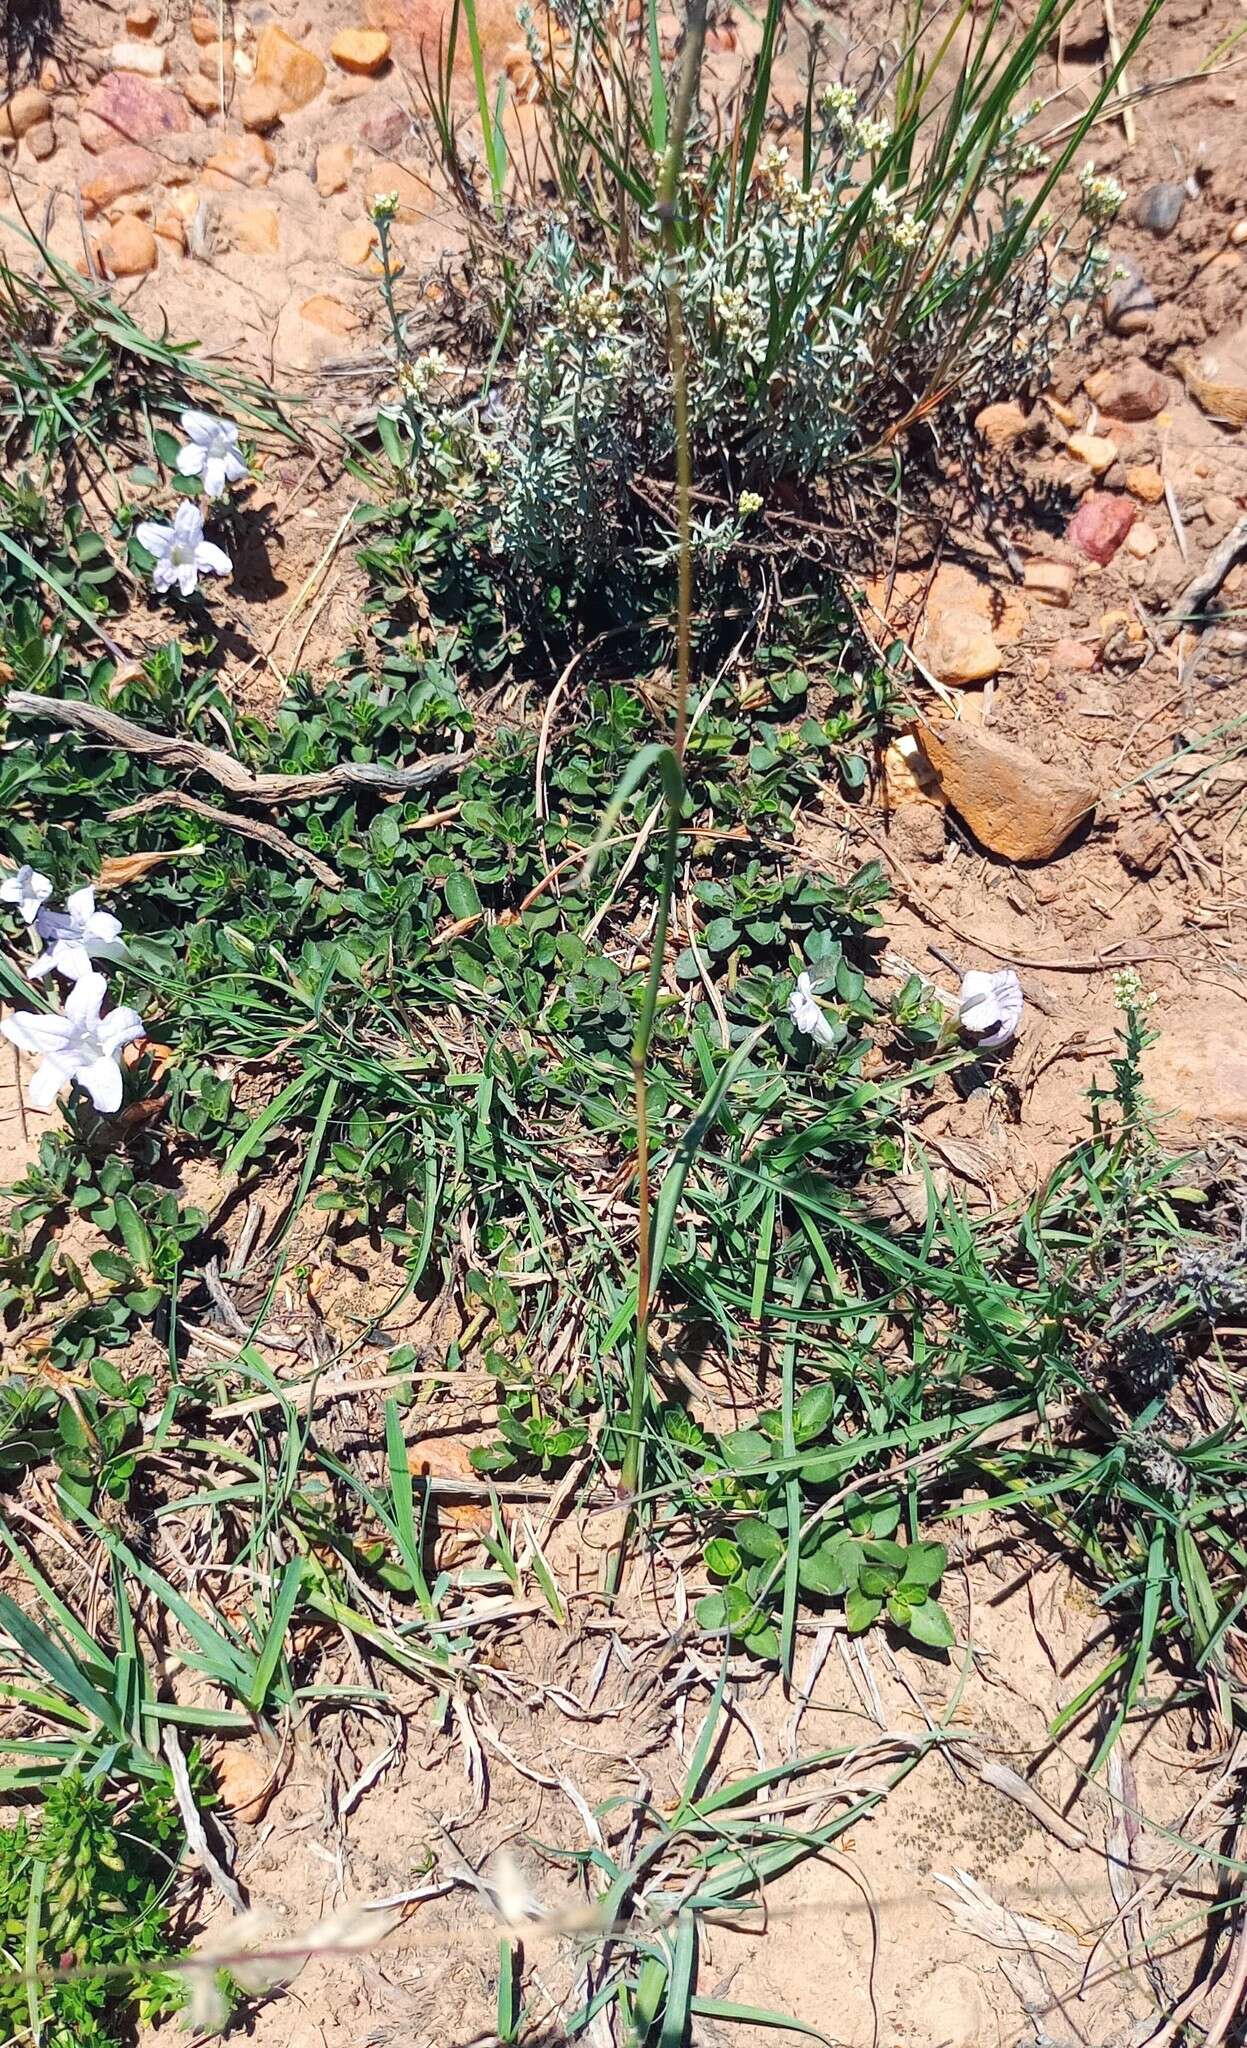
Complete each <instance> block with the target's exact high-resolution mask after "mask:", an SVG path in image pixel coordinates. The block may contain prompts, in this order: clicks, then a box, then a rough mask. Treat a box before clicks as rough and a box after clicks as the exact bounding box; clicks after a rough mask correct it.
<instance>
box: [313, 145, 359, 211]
mask: <svg viewBox="0 0 1247 2048" xmlns="http://www.w3.org/2000/svg"><path fill="white" fill-rule="evenodd" d="M354 168H355V151H354V150H353V149H352V147H351V145H350V143H349V142H327V143H326V144H325V146H324V148H323V149H319V150H317V152H316V190H317V191H318V192H319V193H320V196H321V198H322V199H330V198H332V196H333V194H334V193H335V192H345V191H346V188H347V186H348V185H349V184H350V182H351V172H352V171H353V169H354Z"/></svg>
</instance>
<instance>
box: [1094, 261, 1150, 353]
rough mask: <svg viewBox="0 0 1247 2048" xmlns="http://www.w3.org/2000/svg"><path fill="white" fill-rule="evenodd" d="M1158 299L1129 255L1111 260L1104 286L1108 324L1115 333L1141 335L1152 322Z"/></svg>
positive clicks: (1105, 315) (1105, 312)
mask: <svg viewBox="0 0 1247 2048" xmlns="http://www.w3.org/2000/svg"><path fill="white" fill-rule="evenodd" d="M1155 311H1156V298H1155V294H1154V293H1153V291H1152V288H1151V286H1150V285H1149V283H1148V281H1147V279H1146V278H1145V277H1144V275H1143V272H1142V271H1141V270H1140V269H1139V267H1138V265H1137V264H1136V263H1132V262H1131V261H1130V258H1129V257H1128V256H1112V257H1110V259H1109V274H1108V281H1107V283H1106V285H1105V287H1104V321H1105V325H1106V326H1107V327H1108V328H1109V329H1110V330H1111V331H1112V332H1113V333H1114V334H1137V333H1138V332H1139V331H1140V329H1141V328H1144V327H1147V326H1149V325H1150V323H1151V318H1152V315H1153V313H1154V312H1155Z"/></svg>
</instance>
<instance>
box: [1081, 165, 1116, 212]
mask: <svg viewBox="0 0 1247 2048" xmlns="http://www.w3.org/2000/svg"><path fill="white" fill-rule="evenodd" d="M1078 184H1079V189H1080V192H1081V195H1082V210H1083V212H1084V213H1085V214H1086V216H1087V219H1088V220H1089V221H1090V222H1091V225H1092V227H1096V228H1104V227H1107V226H1108V224H1109V222H1110V221H1111V220H1114V219H1115V218H1116V216H1117V215H1118V213H1120V211H1121V207H1122V202H1123V200H1124V199H1125V197H1126V194H1125V189H1124V187H1122V186H1121V185H1119V184H1118V182H1117V180H1116V178H1107V177H1100V176H1098V175H1097V173H1096V167H1095V165H1094V164H1084V165H1083V168H1082V170H1081V171H1080V172H1079V174H1078Z"/></svg>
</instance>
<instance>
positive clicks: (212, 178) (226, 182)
mask: <svg viewBox="0 0 1247 2048" xmlns="http://www.w3.org/2000/svg"><path fill="white" fill-rule="evenodd" d="M276 161H277V159H276V157H275V156H274V154H273V149H272V145H271V144H270V143H267V142H265V141H264V139H263V137H262V136H259V135H227V136H226V137H225V140H224V142H223V143H222V144H221V147H220V149H218V151H217V152H216V155H215V156H210V157H209V158H208V162H207V167H206V169H205V171H204V184H205V185H210V186H211V187H212V189H213V190H214V191H216V192H237V191H239V190H240V189H241V188H242V187H244V186H247V187H251V186H256V185H267V184H268V181H269V179H270V178H271V177H272V175H273V166H274V164H275V163H276Z"/></svg>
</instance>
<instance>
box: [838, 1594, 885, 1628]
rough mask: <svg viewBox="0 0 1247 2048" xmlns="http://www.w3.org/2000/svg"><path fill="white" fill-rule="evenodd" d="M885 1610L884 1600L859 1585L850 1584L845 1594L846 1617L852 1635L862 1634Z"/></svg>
mask: <svg viewBox="0 0 1247 2048" xmlns="http://www.w3.org/2000/svg"><path fill="white" fill-rule="evenodd" d="M882 1612H883V1602H882V1600H875V1599H871V1598H870V1597H868V1595H867V1594H865V1593H863V1592H862V1591H861V1590H860V1588H859V1587H857V1586H850V1588H849V1590H848V1592H847V1593H846V1594H845V1596H844V1618H845V1621H846V1622H847V1624H848V1628H849V1633H850V1635H855V1636H860V1635H861V1634H862V1633H863V1632H864V1631H865V1630H866V1629H868V1628H869V1627H870V1625H871V1623H872V1622H874V1621H877V1620H878V1618H879V1616H880V1614H882Z"/></svg>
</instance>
